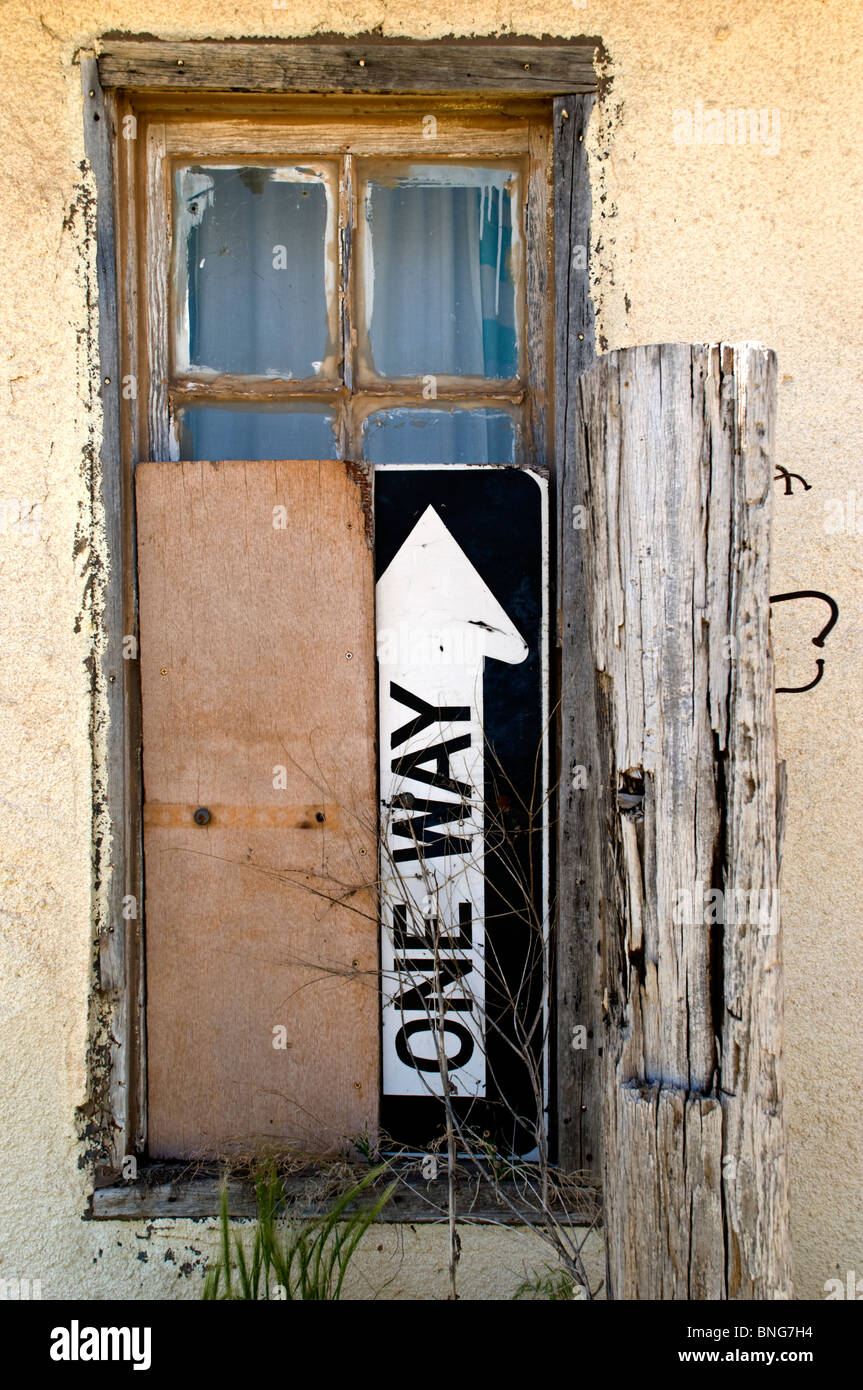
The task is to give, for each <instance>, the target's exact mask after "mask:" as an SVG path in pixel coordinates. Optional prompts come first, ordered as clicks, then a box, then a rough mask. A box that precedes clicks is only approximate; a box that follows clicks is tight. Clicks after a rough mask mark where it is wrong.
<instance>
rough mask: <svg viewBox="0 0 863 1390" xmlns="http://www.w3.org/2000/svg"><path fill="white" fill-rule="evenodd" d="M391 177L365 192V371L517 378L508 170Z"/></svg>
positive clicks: (512, 177)
mask: <svg viewBox="0 0 863 1390" xmlns="http://www.w3.org/2000/svg"><path fill="white" fill-rule="evenodd" d="M391 168H392V172H391V173H389V172H382V171H380V170H377V171H376V172H375V174H374V176H373V177H370V178H369V179H368V182H367V184H366V194H365V219H366V229H367V237H368V241H367V245H366V247H365V257H364V263H363V267H362V295H363V300H364V311H365V323H366V325H367V329H368V339H369V348H370V356H371V361H370V363H369V364H368V365H369V366H371V367H372V369H373V371H374V372H376V373H377V374H378V375H379V376H388V377H405V376H411V377H417V376H424V375H426V374H432V375H434V374H436V373H437V374H440V375H442V376H443V375H452V376H482V377H494V378H510V377H515V376H517V375H518V335H517V326H516V303H517V301H516V278H517V277H518V276H519V271H518V266H519V265H520V259H521V257H520V249H521V247H520V239H519V231H518V227H519V196H518V189H519V187H520V183H519V179H518V175H517V172H516V170H515V169H502V168H480V167H472V168H467V167H465V166H463V165H462V166H459V165H435V164H428V165H423V164H413V165H408V166H407V168H405V167H404V166H401V168H402V169H403V172H401V173H400V172H399V166H397V165H393V166H391Z"/></svg>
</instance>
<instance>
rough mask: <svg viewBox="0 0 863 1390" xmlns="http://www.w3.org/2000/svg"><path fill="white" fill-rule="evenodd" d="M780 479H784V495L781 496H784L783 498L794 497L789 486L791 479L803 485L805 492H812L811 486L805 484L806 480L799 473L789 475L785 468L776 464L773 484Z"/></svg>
mask: <svg viewBox="0 0 863 1390" xmlns="http://www.w3.org/2000/svg"><path fill="white" fill-rule="evenodd" d="M780 478H784V479H785V492H784V494H783V496H785V497H793V496H794V489H793V487H792V486H791V479H792V478H797V479H798V481H799V482H801V483H802V484H803V487H804V489H805V490H806V492H811V491H812V484H811V483H807V481H806V479H805V478H804V477H803V476H802V474H800V473H789V472H788V469H787V468H783V467H782V464H781V463H777V465H776V472H775V474H774V475H773V481H774V483H778V482H779V479H780Z"/></svg>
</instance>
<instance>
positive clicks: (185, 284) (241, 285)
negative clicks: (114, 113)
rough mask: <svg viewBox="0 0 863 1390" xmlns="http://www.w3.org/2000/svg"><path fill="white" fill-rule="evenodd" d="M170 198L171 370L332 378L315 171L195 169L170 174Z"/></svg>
mask: <svg viewBox="0 0 863 1390" xmlns="http://www.w3.org/2000/svg"><path fill="white" fill-rule="evenodd" d="M174 197H175V207H174V220H175V229H176V247H177V263H176V270H175V275H176V288H177V300H176V302H177V314H178V324H177V351H176V357H177V367H178V369H179V370H180V371H188V370H192V371H195V370H209V371H214V372H240V373H245V374H247V375H253V376H280V377H299V378H302V377H312V376H316V375H320V374H325V375H332V374H333V372H334V369H335V360H336V344H335V341H334V338H335V333H334V328H335V322H336V319H335V314H336V306H335V283H334V279H335V251H334V245H333V238H334V235H335V217H334V208H333V195H332V182H331V181H330V182H329V185H328V183H327V182H325V177H324V171H322V170H320V169H317V170H312V169H309V168H305V167H300V166H296V167H290V168H272V167H264V166H258V167H247V168H242V169H240V168H228V167H225V166H214V167H211V168H202V167H201V166H199V165H195V166H193V167H189V168H185V169H180V170H178V171H177V173H176V175H175V187H174ZM328 278H329V281H330V283H329V284H328V283H327V281H328ZM327 292H329V300H330V303H329V305H328V303H327Z"/></svg>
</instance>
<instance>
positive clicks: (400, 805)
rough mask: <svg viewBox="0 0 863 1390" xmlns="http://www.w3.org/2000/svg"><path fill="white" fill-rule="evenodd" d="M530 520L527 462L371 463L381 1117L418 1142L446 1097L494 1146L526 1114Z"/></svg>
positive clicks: (542, 789) (532, 959)
mask: <svg viewBox="0 0 863 1390" xmlns="http://www.w3.org/2000/svg"><path fill="white" fill-rule="evenodd" d="M546 531H547V517H546V485H545V480H544V478H542V477H540V476H538V475H537V474H534V473H531V472H528V471H526V470H523V469H515V468H496V467H481V466H479V467H478V466H473V467H469V468H460V467H455V466H448V467H445V468H426V467H405V468H386V469H380V470H378V471H377V472H376V475H375V534H376V552H377V573H378V578H377V654H378V676H379V715H380V723H379V739H380V799H381V866H380V870H381V906H382V917H383V922H382V944H381V957H382V959H381V964H382V977H383V1004H382V1036H383V1092H384V1098H385V1099H384V1112H385V1113H384V1125H385V1128H389V1129H390V1131H391V1132H393V1133H396V1134H397V1137H399V1138H404V1139H407V1138H413V1139H415V1140H417V1141H418V1142H419V1141H422V1140H424V1139H425V1138H426V1137H428V1133H429V1130H428V1125H429V1124H432V1122H433V1117H434V1116H435V1115H438V1116H439V1114H440V1104H439V1097H440V1096H441V1095H443V1094H444V1093H445V1092H446V1093H447V1094H449V1095H450V1096H451V1097H453V1098H456V1099H457V1100H458V1101H459V1102H460V1103H462V1104H463V1107H467V1106H470V1105H473V1106H474V1107H477V1106H480V1107H482V1114H483V1115H485V1116H486V1117H491V1116H495V1118H494V1121H493V1122H494V1123H495V1125H496V1129H497V1130H498V1131H502V1130H503V1129H507V1142H509V1143H511V1142H512V1141H513V1127H512V1124H511V1123H509V1125H507V1121H506V1116H507V1115H510V1117H511V1116H512V1115H513V1114H525V1113H527V1114H530V1113H533V1114H534V1115H535V1114H536V1097H535V1096H528V1095H526V1094H525V1086H526V1085H528V1086H530V1085H531V1081H530V1076H531V1075H532V1076H533V1077H534V1078H535V1076H536V1074H537V1067H539V1070H540V1071H542V1069H543V1065H544V1051H543V1048H544V1035H545V1027H544V1019H545V1007H546V1001H545V984H546V978H545V977H546V976H547V959H546V957H547V951H546V920H545V919H546V901H547V884H548V863H547V860H548V855H547V843H546V841H547V806H546V802H547V795H546V788H547V785H548V768H547V760H548V750H547V739H546V734H547V727H546V726H547V722H548V713H547V703H548V702H547V681H546V671H545V666H546V651H545V648H546V636H547V625H546V614H547V574H546V568H547V566H546V559H545V557H546V545H545V540H546ZM525 1029H527V1033H528V1034H529V1036H527V1035H525V1037H522V1034H524V1033H525ZM519 1049H521V1050H520V1051H519ZM525 1049H527V1051H528V1052H529V1053H530V1058H528V1057H527V1055H526V1052H525ZM533 1084H534V1089H535V1081H534V1083H533ZM488 1122H489V1123H491V1122H492V1120H491V1119H489V1121H488ZM522 1147H523V1145H522Z"/></svg>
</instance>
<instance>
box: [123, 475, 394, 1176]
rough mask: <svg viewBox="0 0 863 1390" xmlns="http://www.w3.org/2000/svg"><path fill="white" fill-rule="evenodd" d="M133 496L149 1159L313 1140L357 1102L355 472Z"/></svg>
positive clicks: (355, 1116) (372, 937)
mask: <svg viewBox="0 0 863 1390" xmlns="http://www.w3.org/2000/svg"><path fill="white" fill-rule="evenodd" d="M136 490H137V507H138V567H139V583H140V606H141V618H140V621H141V644H140V652H141V681H142V697H143V742H144V792H145V809H144V859H145V874H146V913H145V930H146V948H147V997H148V1003H147V1027H148V1044H149V1046H148V1066H149V1139H150V1143H149V1147H150V1153H151V1155H153V1156H156V1157H187V1156H196V1155H218V1154H222V1153H237V1152H245V1151H248V1150H260V1149H262V1148H264V1147H266V1146H268V1145H270V1144H276V1145H278V1146H279V1147H282V1148H285V1147H290V1148H296V1149H300V1150H302V1151H304V1152H308V1153H312V1154H314V1153H320V1152H330V1151H332V1150H333V1149H334V1148H337V1147H338V1146H339V1144H340V1142H341V1141H342V1140H343V1139H344V1138H346V1137H351V1136H356V1135H359V1134H360V1133H362V1132H363V1131H364V1130H366V1129H367V1130H369V1131H373V1130H374V1127H375V1125H376V1121H377V1104H378V1024H377V1015H378V998H377V967H378V958H377V905H376V899H375V894H374V887H373V882H374V875H375V867H374V866H375V846H376V807H375V727H374V718H375V715H374V649H373V639H374V610H373V575H372V563H371V552H370V550H369V548H368V544H367V540H366V534H365V525H364V514H363V506H362V502H363V496H362V490H361V488H360V486H359V485H358V484H357V482H356V481H355V480H354V479H353V477H352V476H351V475H350V474H349V472H348V471H347V470H346V468H345V465H344V464H341V463H334V462H278V463H242V462H231V463H200V462H198V463H182V464H175V463H145V464H141V465H140V466H139V468H138V470H137V484H136ZM196 810H200V811H204V810H206V811H208V812H209V814H210V820H209V822H208V823H207V824H205V825H199V824H196V823H195V819H194V814H195V811H196ZM201 818H202V817H201ZM280 1029H284V1033H281V1032H280V1031H279V1030H280ZM282 1042H283V1043H284V1044H285V1046H279V1045H278V1044H280V1043H282ZM274 1044H275V1045H274Z"/></svg>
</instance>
